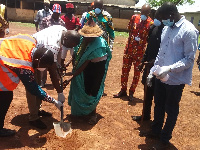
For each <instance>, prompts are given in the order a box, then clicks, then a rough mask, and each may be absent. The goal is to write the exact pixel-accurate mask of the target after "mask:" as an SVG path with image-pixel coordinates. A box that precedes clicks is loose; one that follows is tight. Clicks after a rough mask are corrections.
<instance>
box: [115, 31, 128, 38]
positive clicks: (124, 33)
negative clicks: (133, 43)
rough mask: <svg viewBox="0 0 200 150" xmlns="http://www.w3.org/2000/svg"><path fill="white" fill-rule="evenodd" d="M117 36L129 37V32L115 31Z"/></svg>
mask: <svg viewBox="0 0 200 150" xmlns="http://www.w3.org/2000/svg"><path fill="white" fill-rule="evenodd" d="M115 36H116V37H117V36H118V37H125V38H127V37H128V32H119V31H115Z"/></svg>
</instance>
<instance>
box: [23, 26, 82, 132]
mask: <svg viewBox="0 0 200 150" xmlns="http://www.w3.org/2000/svg"><path fill="white" fill-rule="evenodd" d="M32 36H33V37H34V38H35V39H36V41H37V45H36V47H39V48H40V47H44V48H47V49H49V50H51V51H52V52H53V54H54V64H53V67H52V68H48V71H49V74H50V77H51V80H52V83H53V86H54V88H55V89H56V91H57V93H58V100H59V101H61V102H62V103H63V102H64V101H65V97H64V95H63V91H62V88H61V86H60V84H59V78H58V74H57V65H58V64H57V62H58V59H57V56H58V53H59V51H62V53H61V59H62V62H63V64H64V60H65V58H66V54H67V52H66V51H67V49H66V47H69V48H72V47H74V46H76V45H78V44H79V42H80V35H79V34H78V33H77V32H76V31H74V30H69V31H67V29H66V28H65V27H63V26H61V25H54V26H51V27H48V28H46V29H43V30H41V31H39V32H37V33H35V34H33V35H32ZM63 64H62V65H63ZM42 69H45V68H41V70H42ZM26 96H27V102H28V107H29V112H30V116H29V123H30V125H32V126H34V127H37V128H40V129H46V128H47V127H46V125H45V124H44V123H43V122H41V121H40V119H39V115H41V116H43V115H44V116H45V115H46V114H48V113H47V112H45V111H42V112H41V111H39V109H40V105H41V102H42V101H41V100H39V99H37V98H36V97H35V96H33V95H31V94H30V93H29V92H28V91H27V92H26ZM42 113H43V114H42ZM50 115H51V114H50Z"/></svg>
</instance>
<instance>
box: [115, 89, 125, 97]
mask: <svg viewBox="0 0 200 150" xmlns="http://www.w3.org/2000/svg"><path fill="white" fill-rule="evenodd" d="M123 96H127V93H126V91H122V90H121V91H120V92H119V93H118V94H115V95H113V98H120V97H123Z"/></svg>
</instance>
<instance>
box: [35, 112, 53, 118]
mask: <svg viewBox="0 0 200 150" xmlns="http://www.w3.org/2000/svg"><path fill="white" fill-rule="evenodd" d="M38 116H43V117H51V116H52V114H51V113H49V112H46V111H44V110H39V112H38Z"/></svg>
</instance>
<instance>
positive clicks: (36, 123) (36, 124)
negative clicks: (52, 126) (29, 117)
mask: <svg viewBox="0 0 200 150" xmlns="http://www.w3.org/2000/svg"><path fill="white" fill-rule="evenodd" d="M29 124H30V125H31V126H33V127H36V128H38V129H47V126H46V124H44V123H43V122H42V121H41V120H40V119H37V120H34V121H29Z"/></svg>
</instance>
